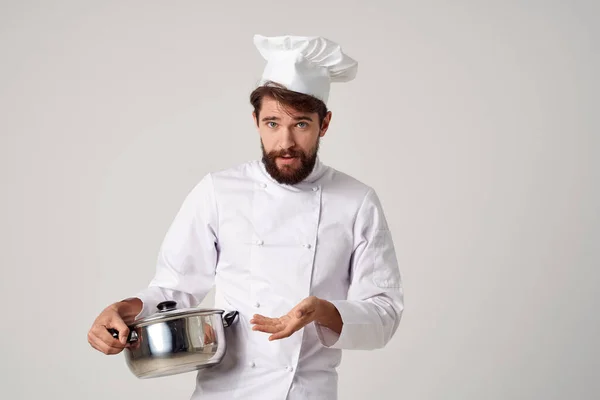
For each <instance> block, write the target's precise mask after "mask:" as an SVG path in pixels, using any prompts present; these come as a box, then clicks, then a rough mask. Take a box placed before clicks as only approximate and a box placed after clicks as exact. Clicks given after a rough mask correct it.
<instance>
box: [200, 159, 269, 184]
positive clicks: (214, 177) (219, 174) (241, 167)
mask: <svg viewBox="0 0 600 400" xmlns="http://www.w3.org/2000/svg"><path fill="white" fill-rule="evenodd" d="M257 166H258V161H257V160H251V161H245V162H240V163H237V164H234V165H232V166H228V167H224V168H221V169H214V170H212V171H209V172H208V173H206V175H204V177H203V178H202V179H205V180H210V181H212V182H213V183H215V182H222V181H227V180H232V179H233V180H238V179H243V178H248V177H250V176H251V175H252V174H253V172H254V171H255V170H256V168H257Z"/></svg>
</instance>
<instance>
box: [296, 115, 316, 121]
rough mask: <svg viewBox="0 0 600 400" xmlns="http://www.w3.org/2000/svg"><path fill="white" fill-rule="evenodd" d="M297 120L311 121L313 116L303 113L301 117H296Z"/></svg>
mask: <svg viewBox="0 0 600 400" xmlns="http://www.w3.org/2000/svg"><path fill="white" fill-rule="evenodd" d="M294 119H295V120H296V121H310V122H312V118H311V117H309V116H307V115H301V116H299V117H295V118H294Z"/></svg>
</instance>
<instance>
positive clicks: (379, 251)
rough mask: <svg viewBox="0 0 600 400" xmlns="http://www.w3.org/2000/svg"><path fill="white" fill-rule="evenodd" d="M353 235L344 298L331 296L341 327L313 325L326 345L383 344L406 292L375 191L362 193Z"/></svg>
mask: <svg viewBox="0 0 600 400" xmlns="http://www.w3.org/2000/svg"><path fill="white" fill-rule="evenodd" d="M354 237H355V248H354V252H353V254H352V258H351V262H350V276H351V283H350V287H349V290H348V297H347V299H346V300H330V303H331V304H332V305H333V306H334V307H335V309H336V310H337V312H338V313H339V315H340V317H341V320H342V329H341V331H339V332H338V330H337V329H335V328H336V327H337V326H338V325H335V324H334V325H333V326H329V325H330V323H325V324H323V323H317V324H316V326H317V333H318V335H319V339H320V341H321V343H322V344H323V345H324V346H327V347H332V348H340V349H362V350H367V349H377V348H382V347H384V346H385V345H386V344H387V343H388V342H389V341H390V339H391V338H392V336H393V335H394V334H395V332H396V330H397V329H398V325H399V323H400V319H401V316H402V312H403V309H404V296H403V290H402V281H401V275H400V271H399V267H398V261H397V258H396V252H395V249H394V243H393V240H392V235H391V232H390V231H389V228H388V225H387V221H386V219H385V215H384V212H383V209H382V206H381V203H380V201H379V198H378V197H377V195H376V193H375V192H374V191H373V190H370V191H369V192H368V193H367V194H366V196H365V198H364V200H363V204H362V205H361V207H360V209H359V211H358V214H357V216H356V221H355V223H354ZM329 315H334V314H333V313H329ZM332 318H333V320H334V321H335V319H336V318H335V317H332ZM332 327H333V329H332Z"/></svg>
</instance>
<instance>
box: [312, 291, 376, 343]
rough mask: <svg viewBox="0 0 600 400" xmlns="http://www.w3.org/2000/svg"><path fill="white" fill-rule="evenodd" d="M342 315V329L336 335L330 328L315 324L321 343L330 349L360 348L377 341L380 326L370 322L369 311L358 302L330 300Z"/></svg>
mask: <svg viewBox="0 0 600 400" xmlns="http://www.w3.org/2000/svg"><path fill="white" fill-rule="evenodd" d="M330 302H331V303H332V304H333V305H334V306H335V308H337V310H338V312H339V313H340V316H341V317H342V323H343V325H342V331H341V333H340V334H339V335H338V334H336V333H335V332H334V331H332V330H331V329H329V328H327V327H324V326H322V325H318V324H315V325H316V328H317V336H318V338H319V341H320V342H321V344H322V345H323V346H325V347H329V348H332V349H361V348H369V347H371V343H376V342H378V341H379V337H380V336H381V334H382V328H381V326H380V325H378V324H373V323H371V318H369V315H368V314H369V313H368V312H366V310H365V307H364V305H363V304H360V302H353V301H351V300H333V301H332V300H330Z"/></svg>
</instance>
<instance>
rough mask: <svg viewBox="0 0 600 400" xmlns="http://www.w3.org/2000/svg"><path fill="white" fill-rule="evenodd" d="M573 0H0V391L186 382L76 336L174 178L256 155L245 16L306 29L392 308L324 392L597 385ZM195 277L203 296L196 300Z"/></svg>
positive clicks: (596, 233) (148, 228)
mask: <svg viewBox="0 0 600 400" xmlns="http://www.w3.org/2000/svg"><path fill="white" fill-rule="evenodd" d="M599 11H600V9H599V7H598V3H597V2H593V1H589V2H583V1H562V2H557V1H520V2H518V1H495V2H483V1H482V2H466V1H460V2H457V1H453V2H447V1H442V0H440V1H420V2H405V1H402V2H399V1H387V2H358V1H354V2H352V1H345V2H342V1H301V2H280V1H236V2H212V3H209V2H204V1H135V2H134V1H94V2H90V1H65V0H62V1H37V2H32V1H22V0H19V1H12V2H9V1H3V2H2V3H1V6H0V91H1V92H0V162H1V170H0V179H1V180H0V185H1V186H0V187H1V191H2V192H1V194H2V196H1V198H0V218H1V219H0V235H1V236H0V243H1V249H0V250H1V251H0V262H1V264H0V265H1V268H2V277H1V279H0V296H1V301H2V303H1V310H2V313H1V315H2V316H1V321H2V325H1V326H2V327H1V329H0V338H1V342H0V343H1V344H2V347H1V348H2V354H1V356H0V368H1V370H0V397H1V398H3V399H59V398H60V399H92V400H106V399H130V398H136V399H147V400H150V399H163V398H169V399H187V398H188V396H189V395H190V393H191V391H192V390H193V386H194V384H195V382H194V375H193V374H186V375H182V376H176V377H168V378H161V379H156V380H146V381H142V380H138V379H137V378H135V377H134V376H133V375H132V374H131V373H130V372H129V370H128V369H127V367H126V365H125V363H124V359H123V357H122V355H119V356H113V357H108V356H104V355H102V354H100V353H98V352H96V351H94V350H92V348H91V347H90V346H89V345H88V343H87V340H86V334H87V330H88V329H89V327H90V325H91V323H92V321H93V320H94V318H95V317H96V315H97V314H98V313H99V312H100V311H101V310H102V309H103V308H104V307H105V306H106V305H108V304H109V303H112V302H113V301H116V300H119V299H121V298H123V297H126V296H129V295H131V294H133V293H135V292H136V291H137V290H139V289H140V288H141V287H143V286H145V285H146V284H147V283H148V281H149V279H150V278H151V276H152V274H153V272H154V262H155V258H156V254H157V251H158V246H159V244H160V242H161V241H162V238H163V235H164V233H165V231H166V229H167V227H168V225H169V224H170V222H171V220H172V218H173V217H174V215H175V212H176V211H177V209H178V207H179V205H180V204H181V202H182V200H183V198H184V196H185V195H186V194H187V192H188V191H189V190H190V189H191V187H192V186H193V185H194V184H195V183H196V182H197V181H198V180H199V179H200V177H201V176H202V175H203V174H205V173H206V172H208V171H212V170H215V169H221V168H227V167H230V166H233V165H235V164H237V163H239V162H244V161H247V160H250V159H253V158H256V157H259V155H260V153H259V141H258V135H257V133H256V132H255V130H254V126H253V125H252V120H251V117H250V113H251V109H250V106H249V104H248V94H249V93H250V91H251V89H252V87H253V84H254V83H255V81H256V80H257V79H258V77H259V74H260V73H261V71H262V67H263V65H264V63H263V60H262V59H261V58H260V56H259V55H258V53H257V52H256V50H255V49H254V47H253V44H252V35H253V34H255V33H262V34H265V35H278V34H286V33H290V34H297V35H323V36H326V37H329V38H331V39H333V40H336V41H339V42H340V43H341V44H342V46H343V48H344V49H345V50H346V51H347V52H348V53H349V54H350V55H352V56H353V57H355V58H356V59H358V60H359V62H360V67H359V74H358V77H357V79H356V80H355V81H354V82H352V83H349V84H340V85H336V86H334V88H333V91H332V95H331V102H330V106H331V108H332V110H333V113H334V114H333V120H332V125H331V129H330V131H329V132H328V134H327V136H326V137H325V140H324V142H323V147H322V153H321V154H322V159H323V161H324V162H326V163H327V164H329V165H331V166H334V167H336V168H338V169H340V170H342V171H345V172H347V173H350V174H351V175H353V176H355V177H356V178H359V179H361V180H363V181H364V182H366V183H368V184H370V185H372V186H373V187H374V188H375V189H376V190H377V191H378V193H379V195H380V197H381V199H382V201H383V204H384V207H385V210H386V213H387V216H388V219H389V222H390V225H391V227H392V229H393V233H394V239H395V242H396V245H397V250H398V259H399V261H400V263H401V269H402V274H403V278H404V284H405V293H406V311H405V314H404V317H403V320H402V323H401V326H400V329H399V331H398V334H397V335H396V336H395V338H394V339H393V341H392V342H391V343H390V344H389V346H388V347H387V348H386V349H385V350H382V351H375V352H346V353H345V356H344V361H343V363H342V367H341V368H340V397H341V399H365V398H367V396H370V395H374V396H375V398H377V399H457V400H458V399H460V400H463V399H467V400H470V399H473V400H474V399H498V400H500V399H502V400H505V399H545V400H548V399H593V398H598V396H600V382H599V379H598V372H599V369H600V365H599V364H600V361H599V356H600V351H599V346H598V338H599V336H600V323H599V322H598V320H599V318H598V315H597V308H598V305H599V302H598V298H597V295H596V293H597V291H598V285H599V284H600V279H599V278H600V221H599V218H600V217H599V215H600V207H599V205H600V190H599V189H600V188H599V184H600V162H599V161H598V155H599V154H598V153H599V151H598V150H599V149H600V141H599V139H598V135H599V128H600V123H599V122H598V114H599V111H600V110H599V109H598V108H599V107H598V105H599V100H600V99H599V98H598V90H599V89H600V88H599V83H598V82H599V81H598V75H597V74H598V71H600V62H599V55H598V54H599V51H598V50H599V49H598V41H599V37H598V34H599V33H600V32H599V28H598V24H597V23H598V17H599ZM210 302H211V299H210V298H208V299H207V302H206V304H210Z"/></svg>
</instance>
